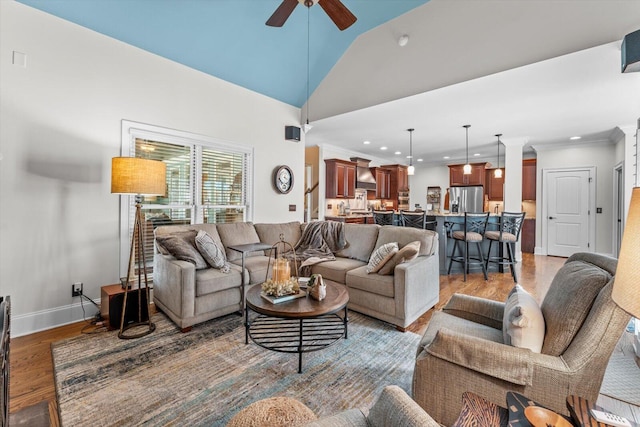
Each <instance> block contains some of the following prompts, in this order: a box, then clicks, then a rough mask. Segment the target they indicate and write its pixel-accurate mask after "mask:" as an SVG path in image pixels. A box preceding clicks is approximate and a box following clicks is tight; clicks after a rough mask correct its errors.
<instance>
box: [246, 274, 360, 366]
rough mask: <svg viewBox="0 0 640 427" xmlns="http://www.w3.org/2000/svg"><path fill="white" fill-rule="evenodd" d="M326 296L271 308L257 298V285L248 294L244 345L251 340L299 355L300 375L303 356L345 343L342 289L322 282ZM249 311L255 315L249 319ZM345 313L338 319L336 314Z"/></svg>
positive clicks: (344, 290) (344, 293)
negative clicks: (343, 340)
mask: <svg viewBox="0 0 640 427" xmlns="http://www.w3.org/2000/svg"><path fill="white" fill-rule="evenodd" d="M325 284H326V286H327V296H326V298H325V299H323V300H322V301H316V300H314V299H313V298H311V297H310V296H306V297H302V298H297V299H294V300H290V301H285V302H281V303H278V304H274V303H272V302H270V301H268V300H266V299H265V298H263V297H262V296H261V295H260V292H261V291H262V288H261V286H260V285H255V286H252V287H251V289H249V290H248V291H247V296H246V306H245V344H249V337H251V340H252V341H253V342H254V343H256V344H258V345H259V346H260V347H264V348H266V349H268V350H273V351H279V352H283V353H298V373H302V353H307V352H310V351H317V350H321V349H323V348H326V347H328V346H330V345H331V344H333V343H335V342H336V341H338V340H339V339H340V338H342V337H344V338H345V339H347V323H348V322H349V318H348V316H347V303H348V302H349V293H348V292H347V288H346V286H344V285H340V284H337V283H333V282H330V281H325ZM249 311H253V312H255V313H257V314H258V316H255V317H253V318H251V319H250V316H249ZM340 311H344V314H343V316H342V317H341V316H340V315H339V314H338V313H339V312H340Z"/></svg>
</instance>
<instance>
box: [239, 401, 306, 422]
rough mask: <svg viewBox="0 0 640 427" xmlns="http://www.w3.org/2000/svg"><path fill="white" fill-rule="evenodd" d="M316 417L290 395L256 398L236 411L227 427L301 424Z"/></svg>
mask: <svg viewBox="0 0 640 427" xmlns="http://www.w3.org/2000/svg"><path fill="white" fill-rule="evenodd" d="M316 419H318V417H316V415H315V414H314V413H313V411H312V410H311V409H309V408H308V407H307V406H306V405H305V404H304V403H302V402H300V401H299V400H296V399H293V398H291V397H271V398H269V399H262V400H258V401H257V402H253V403H252V404H251V405H249V406H247V407H246V408H244V409H243V410H241V411H240V412H238V413H237V414H236V415H235V416H234V417H233V418H232V419H231V420H230V421H229V424H227V427H258V426H270V427H278V426H283V427H284V426H301V425H304V424H306V423H308V422H309V421H313V420H316Z"/></svg>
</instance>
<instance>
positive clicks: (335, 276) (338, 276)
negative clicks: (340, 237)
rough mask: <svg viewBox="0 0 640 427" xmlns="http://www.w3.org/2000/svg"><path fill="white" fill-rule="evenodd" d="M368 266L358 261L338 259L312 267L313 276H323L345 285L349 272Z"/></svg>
mask: <svg viewBox="0 0 640 427" xmlns="http://www.w3.org/2000/svg"><path fill="white" fill-rule="evenodd" d="M363 266H366V263H365V262H362V261H359V260H357V259H349V258H336V259H335V260H332V261H323V262H320V263H318V264H315V265H314V266H312V267H311V272H312V273H313V274H322V278H323V279H328V280H331V281H333V282H337V283H342V284H344V283H345V280H346V276H347V271H349V270H353V269H354V268H358V267H363Z"/></svg>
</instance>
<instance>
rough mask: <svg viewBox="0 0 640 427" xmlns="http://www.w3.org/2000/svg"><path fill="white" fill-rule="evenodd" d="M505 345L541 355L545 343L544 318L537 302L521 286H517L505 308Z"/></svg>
mask: <svg viewBox="0 0 640 427" xmlns="http://www.w3.org/2000/svg"><path fill="white" fill-rule="evenodd" d="M502 334H503V339H504V343H505V344H507V345H512V346H514V347H520V348H528V349H529V350H531V351H533V352H534V353H540V350H542V343H543V341H544V317H542V310H540V307H539V306H538V303H537V302H536V300H535V299H534V298H533V297H532V296H531V294H529V293H528V292H527V291H525V290H524V288H522V286H520V285H515V286H514V287H513V289H512V290H511V292H510V293H509V296H508V298H507V302H506V303H505V307H504V318H503V321H502Z"/></svg>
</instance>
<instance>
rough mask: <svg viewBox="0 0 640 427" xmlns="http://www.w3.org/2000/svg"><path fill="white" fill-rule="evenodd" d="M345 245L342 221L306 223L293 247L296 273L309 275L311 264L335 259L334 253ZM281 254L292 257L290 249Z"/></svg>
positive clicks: (288, 257)
mask: <svg viewBox="0 0 640 427" xmlns="http://www.w3.org/2000/svg"><path fill="white" fill-rule="evenodd" d="M345 246H346V242H345V239H344V223H342V222H336V221H313V222H310V223H308V224H307V226H306V227H305V229H304V232H303V233H302V237H300V240H299V241H298V243H296V245H295V247H294V251H295V258H296V259H297V262H298V274H299V275H300V276H309V275H310V274H311V266H312V265H314V264H317V263H319V262H323V261H331V260H334V259H336V257H335V256H334V253H335V252H338V251H339V250H341V249H342V248H344V247H345ZM283 256H284V257H285V258H287V259H289V260H293V259H294V253H293V252H291V251H289V252H288V253H285V254H283ZM292 267H293V266H292Z"/></svg>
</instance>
